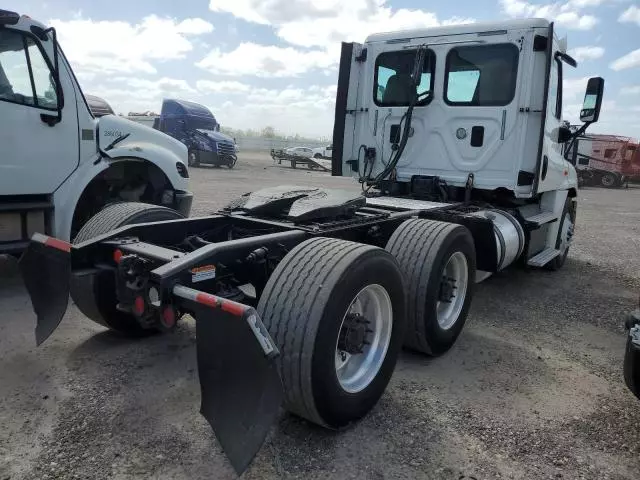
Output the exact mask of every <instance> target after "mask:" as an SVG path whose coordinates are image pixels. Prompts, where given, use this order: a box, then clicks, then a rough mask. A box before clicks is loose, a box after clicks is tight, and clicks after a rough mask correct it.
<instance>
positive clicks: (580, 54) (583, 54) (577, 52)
mask: <svg viewBox="0 0 640 480" xmlns="http://www.w3.org/2000/svg"><path fill="white" fill-rule="evenodd" d="M569 55H571V56H572V57H573V58H575V59H576V60H577V61H578V62H584V61H585V60H595V59H597V58H601V57H602V56H603V55H604V48H602V47H595V46H588V47H576V48H573V49H571V50H569Z"/></svg>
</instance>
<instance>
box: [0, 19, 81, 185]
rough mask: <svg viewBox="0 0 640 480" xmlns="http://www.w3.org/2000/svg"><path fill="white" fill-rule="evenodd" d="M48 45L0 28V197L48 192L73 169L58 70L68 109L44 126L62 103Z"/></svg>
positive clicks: (74, 154)
mask: <svg viewBox="0 0 640 480" xmlns="http://www.w3.org/2000/svg"><path fill="white" fill-rule="evenodd" d="M52 43H53V42H52V41H51V40H50V39H47V40H46V41H44V42H42V43H41V41H40V40H39V39H38V38H36V37H35V36H33V35H31V34H30V33H27V32H23V31H20V30H12V29H9V28H0V149H1V151H0V195H20V194H49V193H53V192H54V191H55V190H56V188H57V187H58V186H59V185H60V184H61V183H62V182H63V181H64V180H65V179H66V178H67V177H68V176H69V174H70V173H71V172H73V170H74V169H75V168H76V166H77V165H78V158H79V157H78V155H79V153H78V141H79V140H78V119H77V115H76V111H75V108H74V107H73V106H74V105H75V97H74V94H73V87H72V85H71V83H70V80H69V76H68V75H66V74H65V73H66V70H64V69H62V71H61V74H60V78H61V83H62V90H63V91H64V92H68V94H69V95H68V96H69V98H68V99H67V103H68V104H69V105H70V107H69V108H68V109H67V111H68V112H65V114H63V115H62V120H61V121H60V122H58V123H54V122H50V119H51V118H52V117H54V118H55V117H56V116H57V108H58V102H63V101H64V99H63V98H58V95H57V93H56V92H57V90H58V89H57V88H56V86H55V85H54V81H53V78H54V76H53V75H52V66H51V62H50V61H49V58H50V57H51V56H52V53H53V48H54V47H53V45H52ZM45 52H49V53H50V54H51V55H47V54H46V53H45ZM61 66H62V65H61Z"/></svg>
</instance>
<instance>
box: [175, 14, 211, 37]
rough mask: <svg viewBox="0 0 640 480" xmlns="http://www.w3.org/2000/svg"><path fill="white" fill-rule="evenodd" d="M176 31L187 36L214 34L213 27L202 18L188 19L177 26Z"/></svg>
mask: <svg viewBox="0 0 640 480" xmlns="http://www.w3.org/2000/svg"><path fill="white" fill-rule="evenodd" d="M176 31H177V32H178V33H184V34H185V35H202V34H203V33H211V32H213V25H211V24H210V23H209V22H207V21H205V20H203V19H201V18H187V19H186V20H183V21H181V22H180V23H179V24H178V25H177V28H176Z"/></svg>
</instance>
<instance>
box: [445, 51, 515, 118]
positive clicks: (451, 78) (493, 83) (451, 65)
mask: <svg viewBox="0 0 640 480" xmlns="http://www.w3.org/2000/svg"><path fill="white" fill-rule="evenodd" d="M518 55H519V50H518V47H516V46H515V45H513V44H510V43H509V44H496V45H482V46H467V47H455V48H452V49H451V50H449V53H448V55H447V67H446V72H445V92H444V95H445V101H446V102H447V103H448V104H449V105H464V106H479V107H482V106H504V105H508V104H510V103H511V101H512V100H513V97H514V95H515V91H516V77H517V74H518Z"/></svg>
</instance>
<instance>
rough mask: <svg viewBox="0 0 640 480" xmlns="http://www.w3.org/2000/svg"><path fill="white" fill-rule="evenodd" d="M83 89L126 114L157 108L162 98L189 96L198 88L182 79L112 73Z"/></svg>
mask: <svg viewBox="0 0 640 480" xmlns="http://www.w3.org/2000/svg"><path fill="white" fill-rule="evenodd" d="M86 93H88V94H91V95H98V96H99V97H102V98H104V99H105V100H106V101H107V102H108V103H109V104H110V105H111V106H112V107H113V109H114V110H115V111H116V112H117V113H122V114H125V115H126V114H127V113H129V112H131V111H147V110H155V111H159V110H160V106H161V103H162V99H164V98H185V97H186V98H189V99H191V98H193V97H194V96H197V93H198V92H197V90H196V89H194V88H193V87H192V86H191V85H189V83H188V82H186V81H185V80H182V79H176V78H169V77H162V78H157V79H153V80H149V79H143V78H136V77H114V78H110V79H108V80H107V79H103V80H102V81H101V82H100V83H97V84H95V85H94V86H92V87H91V88H90V89H87V92H86Z"/></svg>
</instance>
